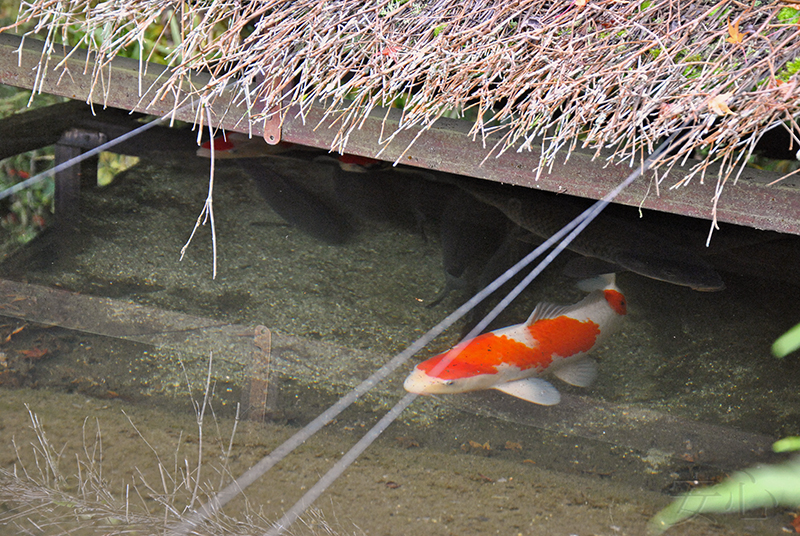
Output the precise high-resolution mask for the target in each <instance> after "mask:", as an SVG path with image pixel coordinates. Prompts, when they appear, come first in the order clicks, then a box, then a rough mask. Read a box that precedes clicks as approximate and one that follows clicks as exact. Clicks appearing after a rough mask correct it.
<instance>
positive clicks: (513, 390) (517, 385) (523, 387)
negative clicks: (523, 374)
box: [494, 378, 561, 406]
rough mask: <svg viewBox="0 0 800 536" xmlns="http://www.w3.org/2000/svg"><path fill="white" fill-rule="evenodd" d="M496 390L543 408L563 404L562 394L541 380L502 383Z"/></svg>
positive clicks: (530, 379)
mask: <svg viewBox="0 0 800 536" xmlns="http://www.w3.org/2000/svg"><path fill="white" fill-rule="evenodd" d="M494 389H497V390H498V391H502V392H504V393H506V394H508V395H511V396H515V397H517V398H521V399H522V400H527V401H528V402H533V403H534V404H541V405H542V406H554V405H556V404H558V403H559V402H561V393H559V392H558V390H557V389H556V388H555V387H553V386H552V385H551V384H550V383H549V382H548V381H547V380H543V379H541V378H526V379H524V380H516V381H513V382H506V383H501V384H500V385H497V386H495V387H494Z"/></svg>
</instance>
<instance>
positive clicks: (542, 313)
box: [525, 302, 575, 325]
mask: <svg viewBox="0 0 800 536" xmlns="http://www.w3.org/2000/svg"><path fill="white" fill-rule="evenodd" d="M574 307H575V306H574V305H557V304H555V303H546V302H541V303H539V304H537V305H536V307H534V309H533V312H532V313H531V316H529V317H528V320H527V321H525V324H527V325H531V324H533V323H534V322H536V321H538V320H544V319H545V318H556V317H558V316H561V315H563V314H564V313H567V312H569V311H570V310H571V309H573V308H574Z"/></svg>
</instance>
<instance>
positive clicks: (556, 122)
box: [20, 0, 800, 181]
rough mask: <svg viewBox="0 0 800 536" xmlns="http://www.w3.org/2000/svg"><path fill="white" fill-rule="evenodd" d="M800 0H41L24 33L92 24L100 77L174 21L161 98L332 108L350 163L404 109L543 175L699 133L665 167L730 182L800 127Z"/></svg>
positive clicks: (156, 93)
mask: <svg viewBox="0 0 800 536" xmlns="http://www.w3.org/2000/svg"><path fill="white" fill-rule="evenodd" d="M795 2H797V0H785V1H778V2H774V1H758V0H753V1H750V2H737V1H728V0H722V1H719V2H717V1H694V2H692V1H687V0H640V1H633V2H631V1H621V0H571V1H566V0H565V1H556V2H542V1H539V0H534V1H530V0H510V1H499V0H428V1H424V0H378V1H376V2H362V1H356V0H331V1H319V0H253V1H249V2H246V1H242V0H205V1H198V2H192V3H186V2H163V1H153V0H134V1H125V2H122V1H118V0H113V1H107V2H89V1H86V0H66V1H64V0H36V1H34V2H31V3H27V2H25V3H23V9H22V13H21V16H20V22H25V23H28V24H35V26H36V31H37V32H39V33H40V35H41V34H43V33H46V34H47V36H48V40H49V42H52V43H55V42H59V40H60V39H62V38H63V37H62V34H63V35H66V33H65V32H66V28H67V27H68V26H69V25H81V26H82V27H83V30H84V31H85V35H84V36H83V39H82V43H80V44H81V45H82V46H86V47H88V48H90V49H92V50H95V51H97V53H98V56H97V57H98V62H97V64H96V65H95V66H94V69H95V80H96V81H100V80H101V79H102V71H101V69H102V67H103V65H104V64H105V63H107V62H108V61H110V59H111V58H112V57H113V56H114V55H115V54H117V53H118V52H120V51H121V50H123V49H125V48H126V47H130V46H132V45H135V44H137V43H141V41H142V39H143V37H142V36H143V35H144V31H145V28H147V27H148V26H150V25H153V24H162V25H163V26H164V28H165V29H167V28H169V27H170V24H171V25H172V29H173V31H178V32H179V35H180V39H179V42H178V43H177V47H176V48H175V50H174V52H173V53H172V54H171V55H169V56H167V59H168V60H170V61H171V62H172V65H173V68H172V69H171V71H170V73H171V76H169V77H164V78H163V80H162V83H161V85H160V86H159V87H155V88H151V92H150V93H149V94H148V97H147V98H148V99H149V98H153V99H158V98H161V97H162V96H164V95H168V94H170V93H171V92H173V91H174V90H175V89H176V88H182V89H184V90H186V89H187V85H188V83H187V81H188V80H189V78H190V75H191V72H190V70H191V69H202V70H206V71H208V72H210V73H211V74H212V77H211V81H210V83H209V84H208V85H206V86H204V87H197V88H194V89H193V94H194V97H200V98H201V99H202V100H203V102H213V100H214V99H215V98H216V97H217V96H219V95H220V94H221V93H222V92H223V91H233V92H235V94H236V100H237V101H239V102H243V103H246V104H248V107H249V108H250V109H251V114H250V120H252V121H260V120H263V119H264V118H265V116H266V114H268V113H270V111H271V112H272V113H274V112H275V110H276V109H280V110H281V114H285V113H286V111H287V110H288V106H289V105H299V107H300V110H301V112H302V111H304V110H308V108H309V107H310V106H311V104H312V103H314V102H316V103H320V102H322V103H324V105H325V106H326V107H327V110H328V113H329V116H330V117H334V118H337V119H338V124H339V125H340V127H341V128H340V130H339V134H338V137H337V140H336V141H335V142H334V147H333V148H336V149H339V150H343V149H345V146H346V142H347V138H348V134H349V133H350V132H352V130H353V129H356V128H358V126H359V123H360V121H361V120H362V119H363V118H364V117H365V116H366V114H367V113H368V112H369V111H370V110H371V109H373V108H375V107H378V106H387V105H390V104H391V103H395V104H397V103H398V102H400V103H401V104H402V106H403V108H404V110H405V111H404V119H403V121H402V123H401V126H400V128H401V129H412V128H422V129H425V128H427V127H429V126H430V125H431V124H432V123H433V122H434V121H435V120H436V119H437V118H438V117H440V116H441V115H442V114H443V113H453V111H456V112H457V113H463V112H465V111H466V113H467V116H468V117H470V118H471V120H473V121H474V127H473V130H472V132H473V134H474V135H475V136H476V137H478V138H480V137H481V136H483V135H485V134H486V133H487V132H490V131H493V130H496V129H498V128H503V129H505V130H503V131H502V132H503V137H502V142H501V143H500V145H499V146H498V147H497V151H498V152H502V151H505V150H509V149H511V148H512V147H513V148H514V149H516V148H521V149H523V150H524V149H528V148H531V147H532V146H533V145H534V144H542V148H543V152H542V160H541V163H540V169H541V168H542V167H544V166H546V165H548V164H550V163H552V162H553V159H554V157H555V156H556V155H557V154H558V153H559V152H561V153H562V154H565V153H566V154H569V152H570V151H571V150H573V149H574V148H575V147H577V146H582V147H589V148H592V149H596V150H597V151H598V153H599V151H600V149H602V148H612V149H614V152H615V154H614V156H613V158H614V159H615V160H617V161H625V160H630V161H635V160H636V159H637V158H638V157H640V156H641V154H642V153H646V152H648V151H649V150H651V149H652V148H653V147H654V145H655V144H656V143H657V141H658V140H659V139H663V137H664V136H665V135H668V134H670V133H671V132H673V131H674V130H675V129H676V128H678V127H680V126H681V125H688V126H689V127H690V128H689V129H688V130H687V131H686V134H685V136H684V140H685V142H686V143H685V144H684V145H683V146H682V148H681V149H680V150H679V151H678V152H673V153H672V154H671V155H670V156H668V157H665V158H663V159H662V161H661V169H669V168H670V167H671V166H672V165H674V164H676V163H679V162H681V161H684V160H685V159H686V157H688V156H689V155H691V154H694V155H695V156H696V155H697V154H698V152H697V150H699V151H700V153H699V154H700V155H702V156H701V158H702V160H700V161H699V162H698V163H697V164H696V166H695V167H694V170H695V172H700V173H702V172H704V171H705V170H706V168H707V167H708V164H710V163H711V162H714V161H716V162H721V163H722V164H723V167H722V169H723V171H722V176H721V177H720V179H721V180H723V181H724V180H726V179H727V178H728V177H731V176H735V175H734V174H735V172H736V170H737V169H739V168H740V166H741V165H742V164H743V163H744V161H745V160H746V159H747V157H748V156H749V152H750V151H751V150H752V148H753V147H754V145H755V142H756V141H757V140H758V138H759V136H760V134H761V133H763V132H764V131H765V130H766V129H767V128H768V127H771V126H774V125H776V124H779V123H780V122H786V124H788V125H789V126H791V127H794V128H796V123H795V121H796V118H797V117H798V114H800V99H798V95H800V89H798V77H799V76H800V75H797V74H796V72H797V71H799V70H800V46H798V45H800V10H798V9H796V8H798V7H800V5H798V4H796V3H795ZM167 33H169V32H168V31H167ZM257 102H263V103H264V104H265V107H263V108H255V107H252V106H249V105H250V104H252V103H257ZM275 107H277V108H275ZM264 110H267V111H264ZM387 134H391V133H387ZM690 176H691V175H690ZM683 180H688V179H686V178H684V179H683Z"/></svg>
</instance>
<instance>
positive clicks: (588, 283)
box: [577, 273, 617, 292]
mask: <svg viewBox="0 0 800 536" xmlns="http://www.w3.org/2000/svg"><path fill="white" fill-rule="evenodd" d="M616 280H617V274H615V273H608V274H601V275H598V276H596V277H592V278H590V279H584V280H582V281H578V284H577V287H578V288H579V289H581V290H582V291H584V292H592V291H593V290H605V289H607V288H616Z"/></svg>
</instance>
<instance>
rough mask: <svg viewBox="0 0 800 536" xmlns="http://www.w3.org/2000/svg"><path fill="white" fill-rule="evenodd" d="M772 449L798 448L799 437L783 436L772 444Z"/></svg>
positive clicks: (799, 446)
mask: <svg viewBox="0 0 800 536" xmlns="http://www.w3.org/2000/svg"><path fill="white" fill-rule="evenodd" d="M772 450H774V451H775V452H792V451H795V450H800V437H797V436H791V437H784V438H783V439H781V440H779V441H776V442H775V443H773V444H772Z"/></svg>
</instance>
